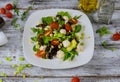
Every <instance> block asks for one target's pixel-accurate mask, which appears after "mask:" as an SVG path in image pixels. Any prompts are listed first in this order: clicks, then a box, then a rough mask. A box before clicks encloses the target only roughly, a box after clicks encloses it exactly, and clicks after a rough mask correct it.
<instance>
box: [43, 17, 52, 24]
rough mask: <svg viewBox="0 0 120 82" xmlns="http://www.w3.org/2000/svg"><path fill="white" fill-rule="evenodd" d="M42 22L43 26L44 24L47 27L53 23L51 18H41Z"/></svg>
mask: <svg viewBox="0 0 120 82" xmlns="http://www.w3.org/2000/svg"><path fill="white" fill-rule="evenodd" d="M42 22H43V24H45V25H49V24H50V23H52V22H53V18H52V17H51V16H48V17H42Z"/></svg>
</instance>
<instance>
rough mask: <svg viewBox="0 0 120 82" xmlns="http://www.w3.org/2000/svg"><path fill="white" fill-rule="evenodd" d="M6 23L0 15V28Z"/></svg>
mask: <svg viewBox="0 0 120 82" xmlns="http://www.w3.org/2000/svg"><path fill="white" fill-rule="evenodd" d="M4 24H5V21H4V19H3V18H2V17H0V28H1V27H2V26H3V25H4Z"/></svg>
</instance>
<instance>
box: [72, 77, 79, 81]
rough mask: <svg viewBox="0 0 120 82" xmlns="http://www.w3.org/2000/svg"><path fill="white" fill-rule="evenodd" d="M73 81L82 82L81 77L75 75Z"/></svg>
mask: <svg viewBox="0 0 120 82" xmlns="http://www.w3.org/2000/svg"><path fill="white" fill-rule="evenodd" d="M71 82H80V79H79V77H73V78H72V80H71Z"/></svg>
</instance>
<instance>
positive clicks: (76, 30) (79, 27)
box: [75, 24, 82, 33]
mask: <svg viewBox="0 0 120 82" xmlns="http://www.w3.org/2000/svg"><path fill="white" fill-rule="evenodd" d="M81 28H82V27H81V25H80V24H78V25H76V26H75V33H78V32H80V31H81Z"/></svg>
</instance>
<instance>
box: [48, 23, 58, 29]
mask: <svg viewBox="0 0 120 82" xmlns="http://www.w3.org/2000/svg"><path fill="white" fill-rule="evenodd" d="M50 28H51V29H58V28H59V24H58V23H57V22H52V23H50Z"/></svg>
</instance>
